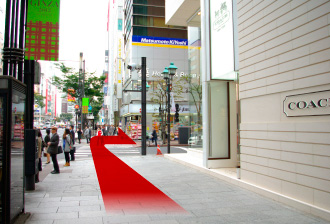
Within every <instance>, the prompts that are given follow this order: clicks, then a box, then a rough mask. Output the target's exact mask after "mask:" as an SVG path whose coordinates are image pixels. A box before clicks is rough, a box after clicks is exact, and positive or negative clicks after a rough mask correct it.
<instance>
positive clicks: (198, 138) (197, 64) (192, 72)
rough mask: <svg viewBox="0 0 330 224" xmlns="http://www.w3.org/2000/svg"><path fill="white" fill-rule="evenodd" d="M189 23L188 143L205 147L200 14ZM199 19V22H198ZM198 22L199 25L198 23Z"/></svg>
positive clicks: (194, 146)
mask: <svg viewBox="0 0 330 224" xmlns="http://www.w3.org/2000/svg"><path fill="white" fill-rule="evenodd" d="M191 21H192V22H191V23H190V24H188V25H189V26H188V45H189V48H188V58H189V76H188V83H189V87H188V93H189V111H190V113H189V118H188V119H189V126H190V127H191V137H190V139H189V140H188V144H189V145H190V146H191V147H193V148H198V149H201V150H202V149H203V113H202V79H201V28H200V16H199V15H198V14H196V16H195V17H194V18H192V19H191ZM198 21H199V22H198ZM196 24H197V25H196Z"/></svg>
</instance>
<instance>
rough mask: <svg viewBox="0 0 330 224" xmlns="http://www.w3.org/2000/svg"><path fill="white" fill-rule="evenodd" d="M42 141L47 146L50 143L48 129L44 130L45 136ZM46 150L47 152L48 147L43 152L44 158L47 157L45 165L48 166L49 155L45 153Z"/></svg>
mask: <svg viewBox="0 0 330 224" xmlns="http://www.w3.org/2000/svg"><path fill="white" fill-rule="evenodd" d="M44 141H45V143H46V144H47V145H48V142H49V141H50V130H49V129H48V128H47V129H46V136H45V139H44ZM47 150H48V147H47V148H46V149H45V151H44V156H46V157H47V162H46V164H49V163H50V155H49V153H47Z"/></svg>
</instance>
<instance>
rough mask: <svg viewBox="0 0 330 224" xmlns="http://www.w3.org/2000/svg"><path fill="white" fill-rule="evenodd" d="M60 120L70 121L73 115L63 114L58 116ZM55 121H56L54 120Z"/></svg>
mask: <svg viewBox="0 0 330 224" xmlns="http://www.w3.org/2000/svg"><path fill="white" fill-rule="evenodd" d="M60 118H61V120H67V121H69V120H71V119H72V118H73V115H72V114H70V113H63V114H61V115H60ZM56 120H57V119H56Z"/></svg>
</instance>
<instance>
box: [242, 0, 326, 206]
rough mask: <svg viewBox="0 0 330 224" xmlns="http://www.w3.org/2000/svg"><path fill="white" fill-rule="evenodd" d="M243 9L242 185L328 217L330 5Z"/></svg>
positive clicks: (260, 4) (261, 4) (265, 4)
mask: <svg viewBox="0 0 330 224" xmlns="http://www.w3.org/2000/svg"><path fill="white" fill-rule="evenodd" d="M237 8H238V34H239V63H240V77H239V78H240V80H239V83H240V92H239V97H240V102H241V125H240V136H241V141H240V142H241V169H242V170H241V176H242V180H244V181H247V182H249V183H252V184H255V185H257V186H260V187H264V188H267V189H269V190H271V191H275V192H277V193H280V194H283V195H285V196H288V197H292V198H294V199H297V200H299V201H302V202H305V203H308V204H311V205H313V206H317V207H320V208H323V209H326V210H328V211H329V210H330V114H329V108H327V107H329V106H330V104H329V102H330V99H329V97H330V95H329V92H327V91H328V90H330V37H329V31H330V25H329V24H330V14H329V13H330V2H329V1H327V0H324V1H322V0H317V1H302V0H295V1H251V2H246V1H238V3H237ZM321 91H322V92H321ZM314 92H319V93H316V94H319V96H316V99H313V97H314V96H313V95H315V94H312V93H314ZM298 94H301V95H299V96H296V97H294V96H295V95H298ZM292 95H294V96H293V97H290V96H292ZM286 98H287V99H288V100H286ZM295 98H297V99H295ZM320 99H324V100H321V101H320V103H321V105H318V103H317V102H318V101H319V100H320ZM311 100H313V102H314V103H315V104H316V106H315V105H314V104H313V103H311ZM299 102H302V103H299ZM323 102H324V104H323ZM290 103H291V105H289V104H290ZM297 103H299V104H298V105H296V104H297ZM306 103H307V106H306V105H305V104H306ZM294 105H296V106H294ZM289 107H291V108H292V109H290V108H289ZM299 110H300V111H299ZM306 111H309V112H306ZM320 111H323V112H324V113H323V112H320ZM285 112H286V113H288V114H286V113H285ZM290 113H291V114H290ZM306 113H307V114H306ZM319 113H322V114H319ZM288 115H289V116H288ZM290 115H292V116H290ZM314 115H315V116H314ZM316 115H318V116H316Z"/></svg>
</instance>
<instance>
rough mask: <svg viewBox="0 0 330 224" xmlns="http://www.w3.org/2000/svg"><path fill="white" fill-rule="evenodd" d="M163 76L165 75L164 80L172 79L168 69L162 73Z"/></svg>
mask: <svg viewBox="0 0 330 224" xmlns="http://www.w3.org/2000/svg"><path fill="white" fill-rule="evenodd" d="M162 74H163V75H164V79H169V78H170V77H169V72H168V69H167V67H166V68H165V69H164V71H163V72H162Z"/></svg>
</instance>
